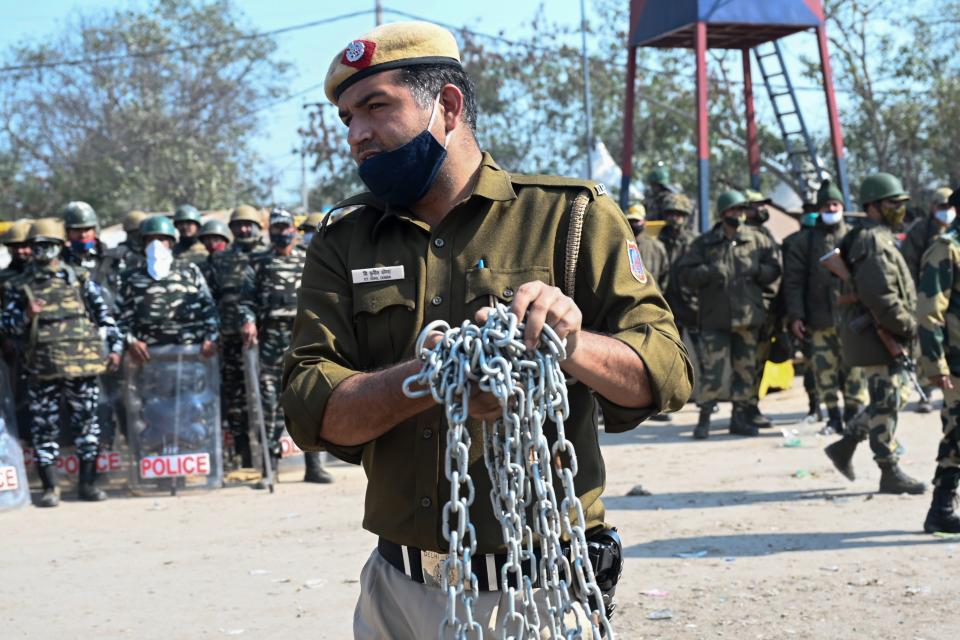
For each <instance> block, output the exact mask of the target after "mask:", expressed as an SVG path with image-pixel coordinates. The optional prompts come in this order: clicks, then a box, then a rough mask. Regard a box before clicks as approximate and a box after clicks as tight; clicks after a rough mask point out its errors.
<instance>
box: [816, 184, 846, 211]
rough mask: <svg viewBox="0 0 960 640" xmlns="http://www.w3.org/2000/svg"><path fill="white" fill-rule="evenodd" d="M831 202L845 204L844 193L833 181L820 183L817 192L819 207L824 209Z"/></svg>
mask: <svg viewBox="0 0 960 640" xmlns="http://www.w3.org/2000/svg"><path fill="white" fill-rule="evenodd" d="M831 200H836V201H837V202H843V193H841V192H840V189H838V188H837V185H835V184H833V182H832V181H831V180H824V181H823V182H821V183H820V189H819V190H818V191H817V206H818V207H822V206H823V205H825V204H827V203H828V202H830V201H831Z"/></svg>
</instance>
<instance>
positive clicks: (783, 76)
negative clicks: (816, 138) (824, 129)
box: [753, 40, 829, 201]
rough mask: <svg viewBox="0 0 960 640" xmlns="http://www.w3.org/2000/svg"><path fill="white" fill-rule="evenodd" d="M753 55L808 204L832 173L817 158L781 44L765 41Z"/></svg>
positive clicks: (788, 161) (788, 159) (788, 162)
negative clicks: (823, 181) (821, 183)
mask: <svg viewBox="0 0 960 640" xmlns="http://www.w3.org/2000/svg"><path fill="white" fill-rule="evenodd" d="M753 54H754V56H755V57H756V59H757V65H758V66H759V67H760V75H761V76H763V84H764V85H765V86H766V87H767V94H768V95H769V96H770V102H771V103H772V104H773V112H774V114H775V115H776V117H777V124H778V125H779V127H780V135H781V137H782V138H783V144H784V146H785V147H786V149H787V166H788V167H789V168H790V173H791V175H792V176H793V178H794V180H796V182H797V187H798V191H799V195H800V197H801V198H803V199H804V200H805V201H809V200H812V199H813V196H814V195H815V194H816V191H817V189H818V188H819V186H820V181H821V180H823V179H824V178H826V177H829V174H828V172H827V171H826V169H825V167H824V166H823V162H822V161H821V160H820V157H819V156H818V155H817V148H816V146H814V144H813V139H812V138H811V137H810V133H809V132H808V131H807V125H806V123H805V122H804V120H803V114H802V113H800V104H799V103H798V102H797V94H796V92H795V91H794V89H793V82H791V80H790V75H789V74H788V73H787V66H786V65H785V64H784V62H783V53H782V52H781V50H780V44H779V43H778V42H777V41H776V40H773V41H770V42H765V43H763V44H761V45H758V46H757V47H754V49H753Z"/></svg>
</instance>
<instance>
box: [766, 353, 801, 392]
mask: <svg viewBox="0 0 960 640" xmlns="http://www.w3.org/2000/svg"><path fill="white" fill-rule="evenodd" d="M793 377H794V373H793V362H791V361H790V360H787V361H786V362H781V363H780V364H777V363H775V362H770V361H767V364H766V366H765V367H764V368H763V378H762V379H761V380H760V397H761V398H763V397H764V396H766V395H767V392H768V391H770V390H774V391H784V390H786V389H789V388H790V387H791V386H793Z"/></svg>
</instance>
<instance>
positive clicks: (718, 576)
mask: <svg viewBox="0 0 960 640" xmlns="http://www.w3.org/2000/svg"><path fill="white" fill-rule="evenodd" d="M799 387H800V385H799V381H797V384H795V388H794V390H792V391H788V392H783V393H778V394H775V395H772V396H770V397H768V398H767V399H765V400H764V401H763V403H762V407H763V408H764V410H765V411H766V412H767V413H768V414H770V415H771V416H772V417H774V418H775V419H776V420H777V422H778V425H777V428H775V429H773V430H771V431H767V432H765V433H764V434H763V436H762V437H760V438H754V439H742V438H733V437H730V436H728V435H726V429H725V426H726V424H727V417H728V415H729V413H728V411H727V410H724V411H722V412H721V413H719V414H718V415H717V417H716V418H715V420H714V424H715V427H714V428H715V435H714V436H713V437H711V439H710V440H709V441H706V442H694V441H692V440H691V439H690V431H691V428H692V425H693V422H694V421H695V420H696V410H695V408H694V407H692V406H689V407H688V408H687V409H686V410H684V411H682V412H680V413H679V414H677V415H675V416H674V421H673V423H670V424H664V423H648V424H647V425H645V426H643V427H641V428H639V429H637V430H634V431H632V432H630V433H626V434H620V435H615V436H614V435H604V436H603V437H602V442H603V444H604V455H605V457H606V462H607V481H608V486H607V490H606V494H605V495H606V502H607V505H608V510H609V520H610V521H611V522H613V523H615V524H616V525H617V526H618V527H619V529H620V532H621V534H622V536H623V540H624V545H625V553H626V556H627V564H626V568H625V571H624V577H623V580H622V581H621V583H620V586H619V589H618V593H617V599H618V601H619V603H620V604H619V608H618V610H617V613H616V615H615V617H614V618H613V624H614V628H615V629H616V631H617V633H618V637H620V638H629V639H633V638H738V639H747V638H750V639H763V638H777V639H781V638H818V639H819V638H884V639H886V638H904V639H908V640H914V639H919V638H923V639H928V640H929V639H935V638H948V637H956V633H957V631H956V629H957V628H958V625H960V612H958V605H960V586H958V581H957V576H958V575H960V550H958V544H960V540H952V539H941V538H936V537H934V536H929V535H924V534H923V533H922V532H921V526H922V523H923V518H924V515H925V513H926V509H927V506H928V504H929V493H928V494H927V495H926V496H923V497H906V496H880V495H876V494H875V493H874V492H875V490H876V487H877V483H878V478H879V471H878V469H877V468H876V466H875V465H874V464H873V462H872V460H871V456H870V451H869V448H868V447H867V446H862V447H861V449H860V450H859V451H858V452H857V456H856V466H857V472H858V476H859V477H858V479H857V481H856V482H852V483H851V482H848V481H847V480H845V479H844V478H843V477H842V476H840V475H839V474H838V473H836V472H835V471H834V470H833V469H832V467H831V466H830V463H829V461H828V460H827V459H826V457H825V456H824V455H823V453H822V451H821V449H822V447H823V446H824V445H825V444H826V442H827V440H828V439H825V438H822V437H820V436H817V435H816V429H817V427H818V426H819V425H811V424H805V423H803V422H799V421H800V420H801V418H802V417H803V415H804V413H805V407H806V399H805V396H804V395H803V392H802V390H800V389H799ZM781 427H782V428H786V429H788V431H789V430H796V431H797V432H798V433H797V434H789V435H791V437H794V435H796V436H798V437H799V439H800V445H801V446H798V447H785V446H784V443H785V442H786V441H785V439H784V436H783V435H782V434H781V432H780V428H781ZM939 432H940V421H939V417H938V415H937V414H928V415H920V414H917V413H914V412H912V411H910V410H909V409H908V411H906V412H905V413H903V414H902V415H901V423H900V432H899V435H900V440H901V443H902V445H903V446H904V447H905V450H906V452H905V455H904V459H903V466H904V468H905V470H906V471H907V472H908V473H910V474H911V475H915V476H918V477H920V478H923V479H925V480H928V479H929V478H930V477H931V476H932V474H933V459H934V455H935V452H936V444H937V440H938V438H939ZM331 468H332V471H333V473H334V475H335V476H336V479H337V482H336V483H335V484H333V485H329V486H307V485H304V484H303V483H300V482H296V481H295V480H296V476H295V475H291V474H289V473H288V474H287V477H286V478H285V479H286V480H288V481H287V482H283V483H282V484H280V486H279V487H278V489H277V492H276V493H275V494H273V495H270V494H268V493H266V492H260V491H255V490H253V489H250V488H249V487H245V486H236V487H230V488H227V489H223V490H220V491H215V492H212V493H205V494H191V495H185V494H182V495H181V496H179V497H176V498H172V497H166V496H165V497H159V498H131V497H123V496H117V497H114V498H113V499H112V500H110V501H108V502H105V503H100V504H79V503H77V502H74V501H72V500H65V501H64V502H63V503H62V504H61V506H60V507H59V508H58V509H53V510H41V509H37V508H34V507H27V508H25V509H22V510H19V511H16V512H11V513H4V514H0V533H2V538H3V544H2V546H0V638H3V639H4V640H11V639H14V638H43V639H50V638H74V637H81V635H83V636H85V637H90V638H137V639H143V640H147V639H152V638H157V639H163V640H171V639H178V638H223V637H243V638H258V639H259V638H348V637H350V629H351V618H352V613H353V605H354V602H355V599H356V596H357V593H358V584H357V579H358V575H359V571H360V567H361V566H362V564H363V562H364V561H365V559H366V558H367V556H368V555H369V553H370V551H371V549H372V548H373V546H374V543H375V540H374V537H373V536H372V535H371V534H369V533H367V532H365V531H363V530H362V529H361V527H360V520H361V509H362V500H363V490H364V486H365V480H364V477H363V473H362V471H361V470H360V469H359V468H358V467H350V466H347V465H343V464H335V465H332V466H331ZM636 485H642V486H643V488H644V489H646V490H648V491H649V492H650V493H651V494H652V495H649V496H627V495H626V494H627V493H628V492H629V491H630V490H631V489H632V488H634V487H635V486H636ZM658 617H659V618H661V619H651V618H658Z"/></svg>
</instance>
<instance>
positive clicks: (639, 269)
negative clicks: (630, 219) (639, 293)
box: [627, 240, 647, 284]
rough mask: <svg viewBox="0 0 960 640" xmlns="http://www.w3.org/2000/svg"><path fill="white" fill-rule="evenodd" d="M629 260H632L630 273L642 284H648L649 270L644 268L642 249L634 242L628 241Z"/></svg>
mask: <svg viewBox="0 0 960 640" xmlns="http://www.w3.org/2000/svg"><path fill="white" fill-rule="evenodd" d="M627 258H628V259H629V260H630V273H632V274H633V277H634V278H636V279H637V282H639V283H640V284H647V270H646V269H644V267H643V259H642V258H641V257H640V248H639V247H637V243H636V242H634V241H633V240H627Z"/></svg>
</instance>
